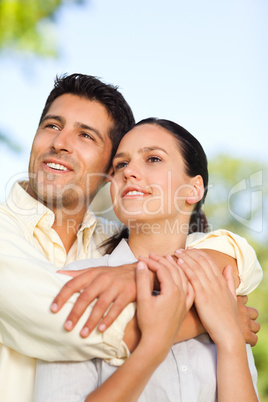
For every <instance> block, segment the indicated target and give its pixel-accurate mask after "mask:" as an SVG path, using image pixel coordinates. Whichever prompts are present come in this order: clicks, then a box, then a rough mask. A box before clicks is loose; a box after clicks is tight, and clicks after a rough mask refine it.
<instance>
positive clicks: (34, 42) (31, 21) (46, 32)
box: [0, 0, 82, 57]
mask: <svg viewBox="0 0 268 402" xmlns="http://www.w3.org/2000/svg"><path fill="white" fill-rule="evenodd" d="M81 2H82V1H81V0H0V49H1V50H2V51H3V50H7V51H8V52H10V51H19V52H29V53H34V54H36V55H39V56H46V57H47V56H52V57H55V56H56V55H57V40H56V35H55V26H56V24H55V22H56V14H57V12H58V10H59V8H60V7H61V6H62V5H64V4H67V3H69V4H70V3H81Z"/></svg>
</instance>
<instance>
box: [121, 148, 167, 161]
mask: <svg viewBox="0 0 268 402" xmlns="http://www.w3.org/2000/svg"><path fill="white" fill-rule="evenodd" d="M150 151H163V152H165V154H167V155H168V153H167V151H166V150H165V149H164V148H162V147H159V145H153V146H151V147H144V148H141V149H139V150H138V153H139V154H142V153H145V152H150ZM128 155H129V153H128V152H119V153H118V154H116V155H115V156H114V159H116V158H122V157H126V156H128Z"/></svg>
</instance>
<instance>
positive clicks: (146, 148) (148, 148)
mask: <svg viewBox="0 0 268 402" xmlns="http://www.w3.org/2000/svg"><path fill="white" fill-rule="evenodd" d="M150 151H163V152H165V154H167V155H168V153H167V151H166V150H165V149H164V148H162V147H160V146H159V145H153V146H151V147H144V148H141V149H140V150H139V151H138V152H139V153H144V152H150Z"/></svg>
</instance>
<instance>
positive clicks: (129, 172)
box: [124, 162, 141, 180]
mask: <svg viewBox="0 0 268 402" xmlns="http://www.w3.org/2000/svg"><path fill="white" fill-rule="evenodd" d="M124 176H125V178H126V179H129V178H134V179H137V180H140V179H141V173H140V170H139V168H138V166H137V165H136V164H134V163H132V162H130V163H129V164H128V165H127V166H126V167H125V169H124Z"/></svg>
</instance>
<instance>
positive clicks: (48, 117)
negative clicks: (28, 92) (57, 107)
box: [41, 114, 66, 124]
mask: <svg viewBox="0 0 268 402" xmlns="http://www.w3.org/2000/svg"><path fill="white" fill-rule="evenodd" d="M50 119H52V120H57V121H58V122H60V123H62V124H64V123H65V122H66V120H65V119H64V118H63V117H62V116H58V115H54V114H47V115H46V116H44V117H43V119H42V121H41V123H43V122H44V121H46V120H50Z"/></svg>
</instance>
